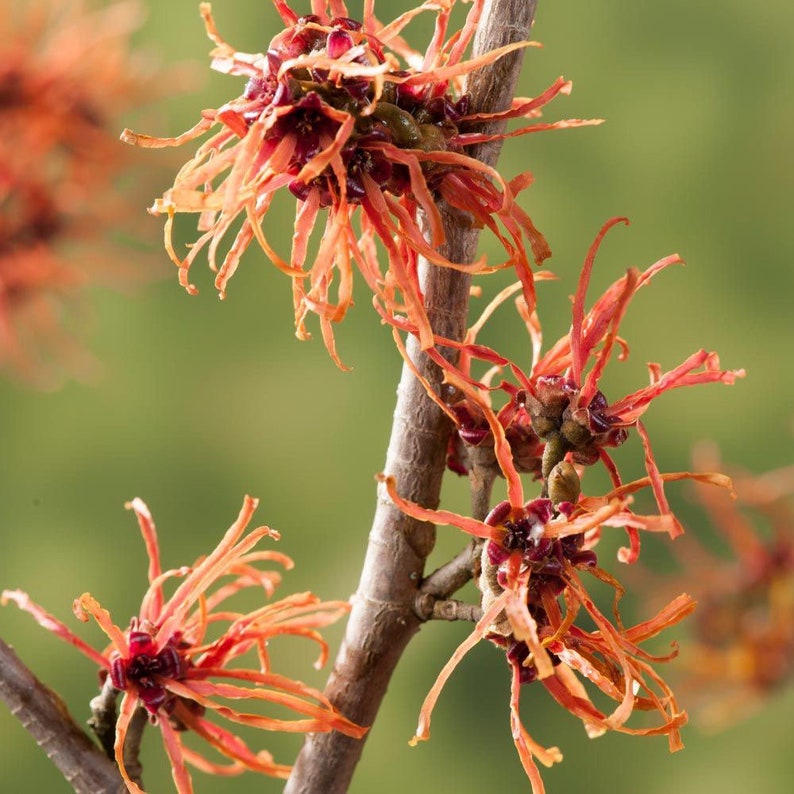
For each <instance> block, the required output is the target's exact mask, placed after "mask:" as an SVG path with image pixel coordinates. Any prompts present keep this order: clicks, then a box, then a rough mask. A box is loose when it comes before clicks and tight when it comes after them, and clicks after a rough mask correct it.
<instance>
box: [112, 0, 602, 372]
mask: <svg viewBox="0 0 794 794" xmlns="http://www.w3.org/2000/svg"><path fill="white" fill-rule="evenodd" d="M273 2H274V5H275V7H276V9H277V10H278V12H279V14H280V15H281V18H282V20H283V22H284V25H285V26H286V27H285V30H283V31H282V32H281V33H279V34H278V35H277V36H276V37H275V38H274V39H273V40H272V42H271V43H270V46H269V47H268V50H267V53H266V54H258V55H257V54H247V53H242V52H238V51H236V50H235V49H234V48H233V47H232V46H230V45H229V44H227V43H226V42H225V41H224V40H223V39H222V38H221V36H220V34H219V33H218V31H217V29H216V27H215V23H214V21H213V18H212V16H211V12H210V5H209V4H208V3H203V4H202V6H201V13H202V16H203V17H204V21H205V24H206V27H207V32H208V34H209V37H210V38H211V39H212V41H213V42H214V43H215V45H216V47H215V49H214V50H213V52H212V56H213V61H212V68H214V69H216V70H217V71H220V72H223V73H226V74H231V75H237V76H243V77H246V78H248V83H247V85H246V87H245V91H244V92H243V94H242V96H240V97H238V98H236V99H233V100H231V101H230V102H228V103H227V104H225V105H224V106H223V107H221V108H219V109H217V110H206V111H204V112H203V114H202V119H201V120H200V121H199V122H198V124H196V126H195V127H194V128H193V129H191V130H189V131H187V132H186V133H184V134H182V135H180V136H177V137H175V138H152V137H150V136H146V135H139V134H135V133H132V132H130V131H125V134H124V139H125V140H127V141H128V142H130V143H134V144H137V145H139V146H149V147H153V146H177V145H181V144H183V143H185V142H187V141H191V140H193V139H195V138H197V137H198V136H200V135H202V134H203V133H205V132H207V131H208V130H210V129H213V128H216V127H219V129H217V130H216V131H215V132H214V134H213V135H212V137H210V138H209V139H208V140H207V141H206V142H204V143H203V144H201V146H200V147H199V149H198V151H197V153H196V155H195V156H194V157H193V159H192V160H191V161H189V162H188V163H187V164H186V165H185V166H184V167H183V168H182V169H181V171H180V172H179V174H178V175H177V177H176V180H175V182H174V186H173V188H171V189H170V190H168V191H167V192H166V193H165V194H164V195H163V197H162V198H161V199H157V200H156V201H155V203H154V206H153V208H152V212H153V213H155V214H164V215H166V216H167V221H166V247H167V249H168V251H169V254H170V256H171V258H172V259H173V261H174V262H175V263H176V264H177V265H178V267H179V277H180V282H181V283H182V284H183V285H184V286H185V287H186V288H187V289H188V291H190V292H195V291H196V288H195V286H194V285H193V284H191V283H190V282H189V280H188V279H189V275H188V274H189V270H190V267H191V265H192V263H193V261H194V260H195V259H196V257H197V256H198V255H199V254H200V253H201V252H202V251H204V250H205V249H206V250H207V253H208V256H209V262H210V266H211V267H212V269H213V270H215V271H217V277H216V279H215V286H216V287H217V289H218V291H219V293H220V296H221V297H223V296H224V295H225V293H226V288H227V284H228V281H229V279H230V277H231V276H232V274H233V273H234V271H235V270H236V269H237V267H238V265H239V262H240V257H241V255H242V253H243V252H244V251H245V249H246V248H247V247H248V246H249V244H250V243H251V242H252V241H254V240H256V241H257V242H258V243H259V245H260V246H261V248H262V249H263V251H264V252H265V254H266V255H267V256H268V258H269V259H270V260H271V261H272V262H273V263H274V264H275V265H276V266H277V267H278V268H279V269H280V270H282V271H283V272H284V273H286V274H287V275H289V276H290V277H291V279H292V284H293V294H294V304H295V322H296V328H297V335H298V336H299V337H300V338H305V337H307V336H308V332H307V330H306V328H305V323H304V320H305V318H306V316H307V314H309V313H315V314H317V315H318V316H319V320H320V326H321V329H322V334H323V338H324V341H325V344H326V347H327V348H328V350H329V352H330V354H331V356H332V357H333V358H334V360H335V361H336V363H337V364H340V361H339V358H338V356H337V354H336V350H335V344H334V337H333V331H332V326H331V323H334V322H338V321H340V320H341V319H342V318H343V317H344V315H345V313H346V312H347V310H348V308H349V307H350V305H351V304H352V300H353V266H354V265H355V266H357V267H358V269H359V270H360V272H361V274H362V275H363V277H364V280H365V281H366V282H367V284H368V286H369V288H370V289H371V290H372V292H373V293H374V294H375V295H376V296H377V298H378V299H379V300H380V301H382V303H383V305H384V306H385V307H386V310H387V311H388V312H390V313H391V312H397V311H401V310H405V311H406V312H407V313H408V315H409V316H410V317H411V318H412V319H413V320H414V322H415V323H416V325H417V328H418V333H419V336H420V338H421V340H422V343H423V345H424V346H425V347H430V346H432V344H433V339H432V333H431V331H430V326H429V323H428V321H427V318H426V315H425V310H424V306H423V297H422V292H421V289H420V286H419V283H418V280H417V272H416V269H417V257H418V256H420V255H421V256H424V257H426V258H427V259H428V260H429V261H430V262H432V263H434V264H436V265H439V266H443V267H453V268H460V269H465V270H469V271H471V272H487V271H490V270H494V269H497V268H498V267H506V266H513V267H515V268H516V270H517V272H518V274H519V277H520V278H521V280H522V282H523V284H524V286H525V290H526V293H527V295H528V296H532V295H533V294H534V292H533V278H532V272H531V270H530V265H529V261H528V258H527V254H526V250H525V249H526V248H527V247H529V248H531V250H532V254H533V257H534V259H535V261H536V262H537V263H541V262H542V261H543V260H544V259H545V258H546V257H547V256H548V255H549V249H548V246H547V245H546V242H545V240H544V239H543V237H542V235H541V234H540V233H539V232H538V231H537V229H535V227H534V225H533V223H532V221H531V220H530V218H529V217H528V216H527V214H526V213H525V212H524V211H523V210H521V209H520V208H519V207H518V206H517V204H516V203H515V196H516V194H517V193H518V192H519V191H520V190H522V189H523V188H525V187H527V186H528V185H529V184H530V182H531V181H532V180H531V176H530V175H529V174H522V175H520V176H518V177H516V178H515V179H513V180H512V181H511V182H506V181H505V180H504V179H503V178H502V177H501V176H500V175H499V174H498V172H496V171H495V170H494V169H491V168H488V167H487V166H485V165H483V164H482V163H480V162H479V161H477V160H475V159H474V158H472V157H470V156H468V155H467V154H466V147H467V146H470V145H472V144H477V143H482V142H485V141H489V140H494V139H495V138H498V137H504V136H497V135H490V134H485V133H482V132H480V131H478V128H479V127H480V126H481V125H482V124H484V123H486V122H492V121H494V120H495V119H508V118H519V117H521V118H534V117H536V116H538V115H539V113H540V108H541V107H542V106H543V105H545V104H546V103H547V102H548V101H550V100H551V99H552V98H553V97H555V96H556V95H557V94H560V93H563V94H564V93H568V92H569V91H570V83H569V82H567V81H565V80H563V79H562V78H560V79H559V80H557V81H556V82H555V83H554V84H553V85H552V86H550V87H549V88H548V89H547V90H546V91H544V92H543V93H542V94H541V95H539V96H538V97H535V98H532V99H524V98H518V99H515V100H514V102H513V104H512V106H511V108H510V109H508V110H507V111H505V112H504V113H496V114H478V113H473V112H470V109H469V107H468V104H469V103H468V98H467V96H466V95H465V94H461V93H460V88H461V85H462V78H463V77H464V76H465V75H466V74H468V73H470V72H472V71H473V70H475V69H477V68H480V67H482V66H483V65H485V64H488V63H492V62H493V61H496V60H497V59H499V58H500V57H502V56H503V55H505V54H506V53H508V52H510V51H512V50H515V49H518V48H521V47H526V46H529V42H521V43H518V44H514V45H509V46H506V47H502V48H501V49H497V50H494V51H493V52H491V53H488V54H487V55H484V56H481V57H477V58H469V59H468V60H467V59H466V57H465V53H466V51H467V48H468V46H469V44H470V42H471V39H472V37H473V35H474V33H475V31H476V28H477V24H478V21H479V18H480V15H481V14H482V10H483V6H484V0H474V2H472V4H471V9H470V10H469V12H468V15H467V17H466V20H465V22H464V24H463V27H462V28H461V29H460V30H457V31H455V32H454V33H452V34H449V35H448V26H449V23H450V16H451V14H452V11H453V8H454V6H455V0H442V2H436V0H433V2H425V3H423V4H422V5H420V6H419V7H418V8H416V9H413V10H410V11H407V12H405V13H404V14H402V15H400V16H399V17H398V18H397V19H395V20H394V21H393V22H391V23H389V24H382V23H381V22H379V21H378V20H377V18H376V17H375V15H374V2H373V0H368V2H366V3H365V4H364V11H363V21H362V22H358V21H356V20H353V19H351V18H350V17H349V16H348V11H347V8H346V7H345V4H344V3H343V2H341V0H313V2H312V4H311V6H312V8H311V10H312V13H310V14H308V15H306V16H299V15H298V14H296V13H295V12H294V11H293V10H292V9H291V8H289V6H288V5H287V3H286V2H284V1H283V0H273ZM428 11H429V12H431V13H434V14H435V15H436V24H435V32H434V34H433V37H432V39H431V42H430V45H429V46H428V48H427V51H426V52H425V53H419V52H417V51H415V50H413V49H411V48H410V47H409V46H408V45H407V44H406V42H405V40H404V39H403V38H402V33H403V30H404V29H405V27H406V26H407V25H408V23H409V22H411V21H412V20H413V19H414V18H415V17H417V16H418V15H419V14H421V13H423V12H428ZM588 123H596V122H585V121H580V120H569V121H560V122H556V123H552V124H533V125H529V126H524V127H522V128H521V129H520V130H518V131H516V132H513V133H510V135H515V134H523V133H527V132H532V131H536V130H545V129H552V128H564V127H572V126H579V125H581V124H588ZM282 188H287V189H288V190H289V191H290V192H291V193H292V194H294V195H295V196H296V197H297V204H296V215H295V224H294V233H293V236H292V249H291V253H290V256H289V258H288V259H285V258H283V257H282V256H281V255H280V254H279V253H277V251H276V249H275V247H274V246H273V245H271V242H270V241H269V240H268V239H267V237H266V234H265V229H264V228H263V224H264V220H265V216H266V215H267V213H268V211H269V209H270V206H271V202H272V201H273V198H274V196H275V194H276V193H277V192H279V191H280V190H281V189H282ZM441 200H443V201H444V202H445V203H446V205H447V206H448V207H449V208H450V209H451V211H453V212H457V213H460V214H461V217H464V218H465V219H466V220H465V222H466V223H468V224H475V225H479V226H487V227H489V228H490V229H491V230H492V231H493V232H494V233H495V234H496V236H497V237H498V239H499V240H500V242H501V243H502V245H503V247H504V249H505V252H506V255H507V259H506V261H505V263H503V264H502V265H496V266H486V265H485V264H484V262H482V261H480V262H477V263H474V264H473V265H469V264H461V263H456V262H451V261H449V260H448V259H447V258H445V257H444V256H443V255H442V253H440V252H439V248H440V246H441V245H442V244H443V242H444V232H443V227H442V221H441V214H440V210H439V207H438V202H439V201H441ZM323 209H326V210H327V215H326V220H325V226H324V230H323V233H322V236H321V239H320V241H319V248H318V250H317V252H316V253H315V254H310V253H309V247H310V239H311V237H312V234H313V232H314V231H315V229H316V227H317V224H318V219H319V218H320V212H321V210H323ZM357 210H360V212H357ZM182 212H194V213H199V214H200V219H199V230H200V231H201V232H202V235H201V236H200V237H199V239H198V240H197V241H196V242H195V243H194V244H193V245H191V247H190V251H189V252H188V254H187V256H185V257H182V256H181V255H180V254H179V253H177V251H176V250H175V249H174V246H173V241H172V226H173V222H174V216H175V214H176V213H182ZM420 215H423V216H424V218H425V220H426V224H427V228H428V229H429V237H428V239H425V236H424V235H423V231H422V229H421V228H420ZM356 216H358V221H359V225H358V227H357V226H356V225H355V224H354V218H355V217H356ZM238 219H241V225H240V226H239V228H238V227H237V226H236V225H235V223H236V221H238ZM233 228H234V229H236V231H235V232H234V237H233V241H232V242H231V244H230V245H229V246H228V249H227V250H226V252H225V253H224V254H223V259H222V262H221V263H220V264H218V256H219V248H220V246H221V243H222V240H223V238H224V237H225V236H226V235H227V234H229V233H230V231H231V230H232V229H233ZM277 231H278V230H277ZM378 244H380V245H381V246H382V247H383V248H384V249H385V251H386V258H387V261H388V267H387V268H385V269H384V268H383V267H382V266H381V264H380V261H379V254H378ZM307 259H310V260H311V262H312V264H311V266H310V267H309V269H308V270H306V269H305V265H306V261H307ZM335 281H336V282H337V283H336V285H334V282H335ZM529 299H530V300H531V297H530V298H529Z"/></svg>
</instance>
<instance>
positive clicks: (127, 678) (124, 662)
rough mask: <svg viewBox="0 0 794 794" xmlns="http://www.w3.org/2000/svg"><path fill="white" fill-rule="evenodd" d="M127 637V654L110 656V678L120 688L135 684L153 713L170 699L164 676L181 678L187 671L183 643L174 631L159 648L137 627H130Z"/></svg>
mask: <svg viewBox="0 0 794 794" xmlns="http://www.w3.org/2000/svg"><path fill="white" fill-rule="evenodd" d="M128 641H129V646H130V655H129V657H128V658H124V657H123V656H121V655H117V656H116V657H115V658H113V659H112V660H111V664H110V680H111V682H112V684H113V686H114V687H115V688H116V689H119V690H127V689H128V688H129V687H130V685H132V686H134V687H135V689H136V691H137V694H138V697H139V698H140V700H141V701H142V703H143V705H144V706H145V707H146V710H147V711H149V713H151V714H155V713H156V712H157V711H158V709H160V708H162V707H163V706H167V705H168V704H169V702H170V701H171V700H172V699H173V698H172V696H171V695H170V694H169V692H168V690H167V688H166V685H165V680H164V679H177V680H178V679H181V678H183V677H184V675H185V673H186V671H187V668H188V665H189V662H188V660H187V658H186V657H185V655H184V647H183V645H184V644H183V643H182V640H181V636H180V635H179V634H175V635H174V636H173V637H171V638H170V639H169V641H168V642H167V643H166V644H165V646H164V647H163V648H162V649H161V650H159V651H158V650H157V645H156V643H155V640H154V638H153V637H152V635H151V634H150V633H149V632H147V631H137V630H132V631H130V633H129V637H128Z"/></svg>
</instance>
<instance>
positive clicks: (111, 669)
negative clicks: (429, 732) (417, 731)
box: [2, 497, 366, 794]
mask: <svg viewBox="0 0 794 794" xmlns="http://www.w3.org/2000/svg"><path fill="white" fill-rule="evenodd" d="M256 505H257V501H256V500H255V499H252V498H250V497H246V498H245V502H244V504H243V507H242V510H241V511H240V515H239V516H238V518H237V520H236V521H235V522H234V524H232V526H231V527H230V528H229V530H228V531H227V532H226V534H225V535H224V537H223V538H222V539H221V541H220V543H219V544H218V546H217V547H216V548H215V549H214V550H213V551H212V552H211V553H210V554H208V555H207V556H206V557H203V558H200V559H199V560H197V561H196V562H195V563H194V565H193V566H190V567H181V568H176V569H172V570H167V571H163V570H162V568H161V564H160V553H159V547H158V542H157V534H156V531H155V526H154V522H153V521H152V517H151V515H150V513H149V510H148V509H147V507H146V505H145V504H144V503H143V502H142V501H141V500H140V499H134V500H133V501H132V502H131V503H130V504H129V505H128V507H130V508H132V509H133V510H134V511H135V514H136V516H137V518H138V524H139V526H140V529H141V533H142V535H143V540H144V543H145V544H146V550H147V553H148V556H149V572H148V578H149V587H148V589H147V590H146V593H145V594H144V596H143V599H142V601H141V607H140V611H139V612H138V615H137V616H136V617H134V618H133V619H132V620H131V621H130V624H129V627H128V628H127V629H121V628H120V627H119V626H117V625H116V624H114V623H113V621H112V619H111V616H110V614H109V613H108V612H107V611H106V610H105V609H103V608H102V607H101V606H100V604H99V603H98V602H97V601H96V599H95V598H93V596H91V595H90V594H88V593H84V594H83V595H82V596H80V597H79V598H78V599H76V600H75V602H74V613H75V615H76V616H77V617H78V618H79V619H80V620H83V621H87V620H88V619H89V617H93V618H94V619H95V620H96V622H97V623H98V624H99V626H100V628H101V629H102V630H103V631H104V632H105V634H107V636H108V638H109V639H110V644H109V645H108V646H107V647H106V648H104V649H103V650H101V651H98V650H95V649H94V648H92V647H91V646H90V645H88V644H87V643H85V642H84V641H83V640H81V639H80V638H79V637H77V636H76V635H75V634H73V633H72V631H71V630H70V629H69V628H67V626H65V625H64V624H63V623H61V622H60V621H59V620H57V619H56V618H54V617H53V616H52V615H50V614H48V613H47V612H45V610H44V609H42V608H41V607H40V606H38V605H37V604H35V603H34V602H33V601H31V600H30V598H29V597H28V595H27V594H26V593H24V592H22V591H20V590H5V591H3V594H2V603H3V604H5V603H7V602H9V601H13V602H14V603H16V604H17V606H19V607H20V608H21V609H24V610H26V611H27V612H29V613H30V614H32V615H33V617H34V618H35V619H36V620H37V621H38V622H39V623H40V624H41V625H42V626H43V627H44V628H46V629H48V630H49V631H52V632H53V633H55V634H56V635H57V636H59V637H60V638H61V639H63V640H66V641H67V642H69V643H71V644H72V645H74V646H75V647H76V648H77V649H78V650H79V651H81V652H82V653H83V654H85V655H86V656H87V657H88V658H89V659H91V660H92V661H93V662H95V663H96V664H97V665H99V668H100V673H101V677H102V678H103V680H105V681H107V680H109V681H110V683H111V684H112V686H113V688H115V689H116V690H118V691H120V692H123V693H124V697H123V699H122V702H121V707H120V713H119V717H118V721H117V723H116V740H115V757H116V761H117V763H118V765H119V770H120V772H121V775H122V777H123V778H124V781H125V783H126V785H127V789H128V790H129V791H130V792H133V794H140V792H141V791H142V790H141V788H140V787H139V786H138V785H137V783H135V782H134V781H133V780H131V779H130V776H129V774H128V773H127V770H126V767H125V763H124V755H123V751H124V742H125V739H126V736H127V731H128V728H129V725H130V720H131V719H132V717H133V714H134V713H135V711H136V710H137V709H138V708H145V709H146V711H147V712H148V714H149V719H150V721H151V722H152V723H153V724H155V725H157V727H158V728H159V729H160V733H161V734H162V738H163V743H164V745H165V750H166V753H167V754H168V757H169V759H170V762H171V766H172V770H173V777H174V781H175V783H176V788H177V791H179V792H180V794H189V792H192V791H193V786H192V782H191V777H190V774H189V772H188V770H187V766H186V764H187V763H190V764H191V765H193V766H195V767H197V768H199V769H201V770H203V771H205V772H210V773H215V774H222V775H229V774H239V773H241V772H243V771H245V770H253V771H256V772H262V773H264V774H267V775H272V776H274V777H279V778H286V777H287V776H288V775H289V771H290V767H289V766H287V765H284V764H279V763H276V762H275V761H274V760H273V758H272V756H271V755H270V754H269V753H267V752H266V751H264V750H263V751H259V752H253V751H252V750H250V749H249V747H248V746H247V744H246V743H245V742H244V741H243V740H242V739H241V738H240V737H238V736H237V735H235V734H234V733H232V732H230V731H228V730H226V729H225V728H222V727H220V726H219V725H217V724H216V723H215V722H213V721H211V720H209V719H207V718H206V717H205V716H204V714H205V712H207V711H209V712H212V713H214V714H215V715H217V716H219V717H223V718H225V719H227V720H229V721H230V722H232V723H236V724H239V725H244V726H251V727H255V728H262V729H264V730H278V731H291V732H301V733H303V732H309V731H311V732H314V731H330V730H338V731H341V732H342V733H344V734H346V735H347V736H352V737H355V738H361V737H362V736H363V735H364V733H365V732H366V729H365V728H360V727H358V726H357V725H354V724H353V723H351V722H350V721H349V720H347V719H345V718H344V717H343V716H342V715H341V714H339V713H338V712H336V711H335V710H334V708H333V706H331V704H330V703H329V702H328V700H327V699H326V698H325V697H324V695H323V694H322V693H321V692H319V691H317V690H315V689H313V688H311V687H309V686H307V685H305V684H302V683H300V682H299V681H295V680H293V679H292V678H290V677H287V676H284V675H281V674H279V673H276V672H273V671H272V670H271V669H270V668H271V665H270V661H269V657H268V651H267V645H268V642H269V641H270V640H271V639H272V638H273V637H277V636H280V635H296V636H300V637H306V638H307V639H311V640H313V641H314V642H316V643H318V644H319V646H320V658H319V660H318V662H317V666H320V665H322V664H324V663H325V660H326V658H327V652H328V649H327V646H326V643H325V641H324V640H323V639H322V637H321V636H320V634H319V631H318V629H319V628H321V627H323V626H326V625H328V624H330V623H332V622H334V621H335V620H337V619H338V618H339V617H340V616H342V615H343V614H345V613H346V612H347V611H348V610H349V604H348V603H347V602H345V601H327V602H324V601H320V599H318V598H317V597H316V596H315V595H313V594H312V593H298V594H295V595H291V596H287V597H286V598H283V599H280V600H278V601H273V602H271V603H268V604H266V605H265V606H262V607H259V608H258V609H255V610H254V611H252V612H248V613H240V612H236V611H234V610H231V609H229V608H228V607H227V605H226V602H227V601H228V599H229V598H230V597H231V596H233V595H235V594H236V593H238V592H240V591H241V590H245V589H247V588H251V587H255V588H261V590H262V591H263V594H264V595H265V596H266V597H270V596H272V595H273V592H274V590H275V588H276V586H277V585H278V583H279V581H280V579H281V577H280V574H279V573H278V572H276V571H272V570H262V569H260V568H259V567H258V564H259V563H261V562H276V563H278V564H280V565H282V566H283V567H285V568H291V567H292V561H291V560H290V559H289V558H288V557H286V556H285V555H283V554H280V553H278V552H275V551H254V550H253V549H254V547H255V546H256V544H257V543H258V542H259V541H260V540H261V539H262V538H266V537H267V538H271V539H278V533H277V532H274V531H273V530H271V529H270V528H268V527H258V528H256V529H253V530H251V531H249V532H248V533H247V534H246V532H245V530H246V527H247V525H248V523H249V521H250V520H251V516H252V514H253V512H254V510H255V509H256ZM225 577H229V579H228V580H226V581H221V580H223V579H224V578H225ZM171 579H181V580H182V581H181V582H180V583H179V585H178V586H177V588H176V590H175V591H174V593H173V594H172V595H171V596H170V598H166V596H165V594H164V590H163V587H164V585H165V583H166V582H168V581H169V580H171ZM222 626H223V627H224V628H223V629H222V630H220V627H222ZM208 634H213V635H217V636H216V637H215V638H214V639H211V638H210V637H209V636H208ZM249 652H256V654H257V656H258V661H259V664H258V666H257V667H255V668H253V667H247V666H243V667H233V666H231V665H232V664H233V663H234V662H236V661H237V660H238V659H239V658H240V657H242V656H243V655H244V654H247V653H249ZM224 700H232V701H240V700H245V701H246V702H247V704H248V705H249V706H250V705H251V704H253V703H272V704H276V705H278V706H282V707H284V708H286V709H288V710H290V711H293V712H295V713H297V714H298V715H299V717H298V718H297V719H283V718H275V717H267V716H264V715H261V714H256V713H248V712H246V711H240V710H239V709H238V708H233V707H231V706H229V705H226V704H225V703H224V702H223V701H224ZM185 730H190V731H193V732H194V733H195V734H197V735H198V736H200V737H201V738H202V739H204V740H206V741H207V742H208V743H209V744H210V745H211V746H212V747H214V748H215V749H216V750H217V751H218V752H219V753H221V754H222V755H223V756H225V757H227V758H230V759H231V760H232V764H231V766H229V765H221V764H217V763H214V762H212V761H210V760H209V759H207V758H205V757H204V756H203V755H201V754H200V753H197V752H195V751H194V750H191V749H189V748H188V747H185V746H183V743H182V740H181V736H180V734H181V732H182V731H185Z"/></svg>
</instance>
